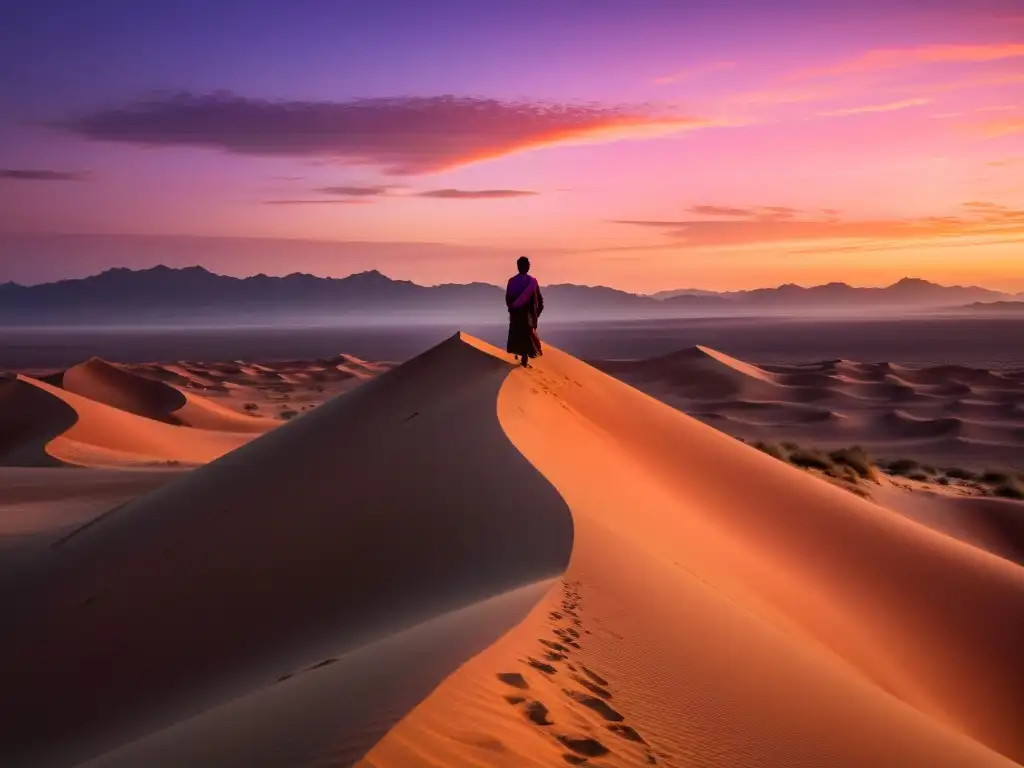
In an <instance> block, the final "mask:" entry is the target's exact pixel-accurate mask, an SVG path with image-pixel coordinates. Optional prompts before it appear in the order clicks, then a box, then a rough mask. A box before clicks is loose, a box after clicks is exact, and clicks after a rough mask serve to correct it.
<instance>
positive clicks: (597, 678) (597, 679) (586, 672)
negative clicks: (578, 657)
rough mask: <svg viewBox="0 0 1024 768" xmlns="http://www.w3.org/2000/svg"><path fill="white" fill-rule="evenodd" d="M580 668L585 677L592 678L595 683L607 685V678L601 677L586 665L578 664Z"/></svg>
mask: <svg viewBox="0 0 1024 768" xmlns="http://www.w3.org/2000/svg"><path fill="white" fill-rule="evenodd" d="M580 669H581V670H583V674H584V675H586V676H587V677H589V678H590V679H591V680H593V681H594V682H595V683H597V684H598V685H607V684H608V681H607V680H605V679H604V678H603V677H601V676H600V675H598V674H597V673H596V672H594V671H593V670H591V669H588V668H587V667H586V666H585V665H580Z"/></svg>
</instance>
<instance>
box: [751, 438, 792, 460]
mask: <svg viewBox="0 0 1024 768" xmlns="http://www.w3.org/2000/svg"><path fill="white" fill-rule="evenodd" d="M753 446H754V447H755V448H757V450H759V451H761V452H762V453H767V454H768V455H769V456H771V457H772V458H773V459H778V460H779V461H785V460H786V456H785V454H783V452H782V451H781V450H780V449H779V446H777V445H775V443H766V442H764V441H763V440H758V441H757V442H756V443H754V444H753Z"/></svg>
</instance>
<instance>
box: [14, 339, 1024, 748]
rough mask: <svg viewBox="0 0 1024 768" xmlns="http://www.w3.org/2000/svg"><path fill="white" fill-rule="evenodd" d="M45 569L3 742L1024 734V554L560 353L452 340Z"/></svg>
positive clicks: (711, 743)
mask: <svg viewBox="0 0 1024 768" xmlns="http://www.w3.org/2000/svg"><path fill="white" fill-rule="evenodd" d="M697 359H698V361H699V365H700V366H703V367H711V368H712V373H713V375H714V377H716V378H718V379H719V380H724V381H726V382H731V385H730V386H731V387H732V389H731V390H730V392H731V393H732V394H736V393H737V392H748V393H749V392H751V391H761V387H762V385H764V386H766V387H769V388H770V387H784V386H787V385H785V384H781V383H779V380H778V379H777V378H776V376H775V375H772V376H767V377H765V378H763V379H762V378H760V377H759V376H758V375H757V372H756V371H750V370H744V369H743V368H742V367H741V366H738V365H734V364H733V363H732V362H726V363H725V367H726V368H727V369H728V370H726V371H721V370H716V369H714V367H713V366H714V365H715V364H723V361H722V360H720V359H719V358H718V357H717V356H715V355H705V357H703V358H697ZM769 373H773V374H774V372H769ZM742 377H747V378H751V379H753V380H754V381H755V382H758V383H756V384H752V385H749V388H748V383H747V382H746V380H745V379H744V378H742ZM709 389H710V388H709ZM133 417H135V418H138V417H137V416H134V415H133ZM161 426H162V427H164V428H167V429H175V427H170V426H168V425H161ZM177 429H181V428H177ZM23 581H24V586H23V588H22V589H21V590H19V594H18V598H17V600H15V601H14V602H13V604H11V605H8V606H4V610H5V615H6V616H8V617H10V618H11V619H12V620H13V621H15V622H16V624H17V626H18V627H19V632H17V633H13V634H7V635H3V636H0V675H2V679H3V680H4V681H5V689H6V691H7V692H8V694H9V695H8V696H7V697H6V698H5V700H4V704H3V705H0V706H3V707H4V711H3V712H0V715H2V717H0V745H3V746H2V747H0V757H5V758H6V760H5V764H14V765H29V764H31V765H42V766H47V765H53V766H73V765H86V764H87V765H89V766H92V767H93V768H101V767H102V768H115V767H120V766H138V765H146V766H181V765H190V766H216V765H246V766H279V765H299V766H314V765H344V764H351V763H352V762H353V761H356V760H359V759H360V758H362V759H361V760H360V762H359V763H357V764H359V765H361V766H364V768H370V767H371V766H372V767H373V768H385V767H386V766H402V767H403V768H404V767H406V766H439V765H476V766H490V765H493V766H512V765H515V766H530V765H537V766H540V765H546V766H550V765H565V764H593V765H608V766H618V765H623V766H624V765H645V764H648V765H649V764H654V763H656V764H658V765H667V766H737V767H745V766H764V765H772V766H811V765H815V766H817V765H830V766H851V767H852V766H857V767H858V768H859V767H860V766H869V765H871V766H874V765H878V766H978V767H980V766H1007V765H1013V764H1014V762H1013V761H1018V762H1020V761H1024V734H1022V733H1021V731H1020V728H1019V724H1020V717H1021V713H1022V712H1024V688H1022V687H1021V685H1020V681H1021V680H1022V679H1024V658H1022V657H1021V655H1020V653H1019V648H1018V645H1019V638H1020V637H1021V636H1022V633H1024V569H1022V568H1021V567H1019V566H1018V565H1016V564H1014V563H1011V562H1009V561H1008V560H1007V559H1004V558H1003V557H997V556H995V555H993V554H990V553H989V552H986V551H984V550H983V549H982V548H979V547H975V546H971V545H969V544H968V543H964V542H962V541H959V540H956V539H954V538H951V537H949V536H946V535H944V534H942V533H939V532H936V531H934V530H931V529H930V528H928V527H925V526H922V525H920V524H918V523H917V522H914V521H912V520H908V519H907V518H906V516H905V515H904V514H897V513H895V512H892V511H889V510H888V509H885V508H883V507H882V506H879V505H877V504H873V503H869V502H867V501H864V500H862V499H859V498H857V497H856V496H853V495H852V494H849V493H846V492H845V491H842V490H840V489H838V488H836V487H834V486H832V485H830V484H828V483H825V482H823V481H821V480H819V479H817V478H814V477H812V476H809V475H806V474H804V473H802V472H800V471H799V470H796V469H794V468H792V467H790V466H787V465H785V464H783V463H782V462H779V461H776V460H774V459H772V458H770V457H768V456H766V455H764V454H762V453H760V452H758V451H756V450H754V449H752V448H750V447H748V446H745V445H743V444H742V443H740V442H738V441H736V440H733V439H732V438H730V437H728V436H726V435H724V434H721V433H720V432H717V431H715V430H713V429H711V428H710V427H708V426H706V425H703V424H701V423H700V422H698V421H695V420H694V419H692V418H690V417H688V416H686V415H684V414H683V413H680V412H679V411H678V410H675V409H673V408H670V407H667V406H666V405H664V404H662V403H659V402H658V401H656V400H655V399H652V398H650V397H647V396H645V395H644V394H642V393H640V392H638V391H637V390H635V389H633V388H631V387H629V386H627V385H625V384H623V383H621V382H619V381H616V380H615V379H613V378H611V377H609V376H606V375H604V374H602V373H600V372H599V371H597V370H595V369H594V368H592V367H590V366H588V365H586V364H584V363H582V362H580V361H578V360H575V359H573V358H571V357H569V356H567V355H564V354H561V353H559V352H558V351H557V350H553V349H550V350H548V352H547V354H546V355H545V357H543V358H542V359H541V360H540V361H538V362H537V364H536V366H535V368H533V369H531V370H522V369H517V368H515V367H513V366H512V365H511V364H510V363H509V362H508V360H507V356H505V355H502V354H501V353H499V352H498V351H497V350H495V349H493V348H491V347H488V346H487V345H485V344H483V343H481V342H478V341H476V340H474V339H471V338H469V337H455V338H453V339H450V340H449V341H447V342H445V343H444V344H442V345H440V346H439V347H436V348H434V349H433V350H430V351H429V352H427V353H425V354H424V355H422V356H420V357H418V358H416V359H414V360H412V361H410V362H409V363H407V364H405V365H403V366H400V367H398V368H397V369H395V370H393V371H391V372H390V373H388V374H386V375H383V376H380V377H378V378H376V379H374V380H372V381H370V382H369V383H367V384H365V385H364V386H362V387H360V388H359V389H357V390H354V391H353V392H351V393H350V394H347V395H345V396H344V397H340V398H337V399H335V400H332V401H331V402H329V403H328V404H326V405H325V406H323V407H320V408H317V409H316V410H315V411H313V412H311V413H309V414H307V415H305V416H302V417H301V418H298V419H297V420H295V421H293V422H291V423H289V424H286V425H284V426H282V427H280V428H278V429H276V430H274V431H272V432H270V433H268V434H266V435H264V436H262V437H260V438H259V439H257V440H254V441H253V442H250V443H249V444H247V445H245V446H243V447H241V448H239V449H238V450H236V451H234V452H232V453H229V454H227V455H226V456H224V457H222V458H220V459H219V460H217V461H214V462H213V463H211V464H209V465H207V466H205V467H202V468H200V469H197V470H194V471H192V472H190V473H188V474H187V475H184V476H182V477H181V478H180V479H177V480H175V481H172V482H171V483H169V484H167V485H165V486H163V487H162V488H160V489H158V490H156V491H154V492H153V493H151V494H149V495H147V496H144V497H142V498H140V499H138V500H136V501H134V502H129V503H127V504H126V505H124V506H122V507H120V508H118V509H116V510H114V511H112V512H110V513H109V514H106V515H104V516H102V517H101V518H100V519H98V520H97V521H95V522H93V523H92V524H90V525H88V526H86V527H83V528H82V529H80V530H79V531H77V532H75V533H72V534H71V535H68V536H66V537H65V538H64V539H63V540H62V541H61V542H59V544H57V545H56V546H53V547H51V548H50V551H49V553H48V557H47V558H45V559H44V560H41V561H40V562H39V563H38V564H37V567H36V568H35V569H34V570H30V571H29V572H28V573H27V574H26V577H25V578H24V580H23ZM66 638H75V643H74V645H75V652H74V653H73V654H70V653H67V652H66V650H67V648H66ZM13 702H16V706H9V704H11V703H13ZM417 702H420V703H419V704H418V705H417Z"/></svg>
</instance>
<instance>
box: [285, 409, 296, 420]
mask: <svg viewBox="0 0 1024 768" xmlns="http://www.w3.org/2000/svg"><path fill="white" fill-rule="evenodd" d="M298 415H299V412H298V411H293V410H291V409H290V408H287V409H285V410H283V411H281V418H282V419H284V420H285V421H291V420H292V419H294V418H295V417H296V416H298Z"/></svg>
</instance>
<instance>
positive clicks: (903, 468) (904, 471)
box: [879, 459, 921, 477]
mask: <svg viewBox="0 0 1024 768" xmlns="http://www.w3.org/2000/svg"><path fill="white" fill-rule="evenodd" d="M879 466H880V467H882V468H883V469H885V470H886V471H887V472H888V473H889V474H890V475H903V476H904V477H909V476H910V474H911V473H913V472H917V470H918V469H919V468H920V466H921V465H920V464H918V463H917V462H916V461H914V460H913V459H895V460H893V461H889V462H884V463H883V462H879Z"/></svg>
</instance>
